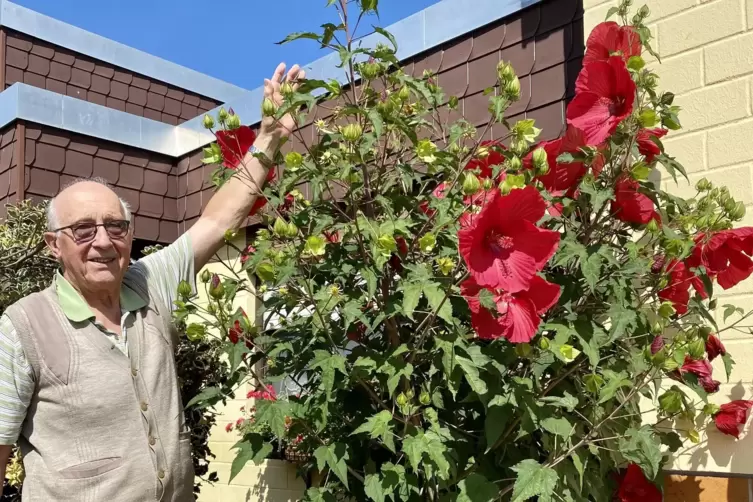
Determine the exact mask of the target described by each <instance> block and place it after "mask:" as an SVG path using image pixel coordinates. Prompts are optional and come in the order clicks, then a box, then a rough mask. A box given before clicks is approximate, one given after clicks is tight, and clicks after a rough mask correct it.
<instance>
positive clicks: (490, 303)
mask: <svg viewBox="0 0 753 502" xmlns="http://www.w3.org/2000/svg"><path fill="white" fill-rule="evenodd" d="M478 301H479V303H481V306H482V307H484V308H485V309H489V310H496V308H497V303H496V302H495V301H494V295H493V294H492V292H491V291H489V290H488V289H486V288H483V289H482V290H481V291H479V292H478Z"/></svg>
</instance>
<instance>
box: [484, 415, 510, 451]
mask: <svg viewBox="0 0 753 502" xmlns="http://www.w3.org/2000/svg"><path fill="white" fill-rule="evenodd" d="M511 416H512V411H511V409H510V407H509V406H490V407H489V410H488V411H487V413H486V420H485V421H484V432H485V435H486V447H487V449H488V448H491V446H492V445H493V444H494V443H496V442H497V439H499V437H500V436H501V435H502V433H503V432H504V431H505V428H506V427H507V423H508V422H509V421H510V418H511Z"/></svg>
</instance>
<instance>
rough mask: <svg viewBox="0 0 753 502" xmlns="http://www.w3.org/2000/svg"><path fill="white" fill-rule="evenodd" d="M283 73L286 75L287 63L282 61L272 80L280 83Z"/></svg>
mask: <svg viewBox="0 0 753 502" xmlns="http://www.w3.org/2000/svg"><path fill="white" fill-rule="evenodd" d="M283 75H285V63H280V64H278V65H277V68H276V69H275V73H274V75H272V82H275V83H278V84H279V83H280V82H282V76H283Z"/></svg>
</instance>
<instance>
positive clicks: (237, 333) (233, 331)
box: [227, 309, 251, 348]
mask: <svg viewBox="0 0 753 502" xmlns="http://www.w3.org/2000/svg"><path fill="white" fill-rule="evenodd" d="M241 315H242V316H243V319H244V321H246V324H248V316H247V315H246V312H245V311H244V310H243V309H241ZM243 331H244V329H243V326H242V325H241V321H240V319H239V320H236V321H235V322H234V323H233V327H232V328H230V329H229V330H228V332H227V337H228V340H230V341H231V342H232V343H233V344H236V343H238V342H239V341H240V339H241V338H243ZM246 346H247V347H248V348H251V344H250V343H249V342H246Z"/></svg>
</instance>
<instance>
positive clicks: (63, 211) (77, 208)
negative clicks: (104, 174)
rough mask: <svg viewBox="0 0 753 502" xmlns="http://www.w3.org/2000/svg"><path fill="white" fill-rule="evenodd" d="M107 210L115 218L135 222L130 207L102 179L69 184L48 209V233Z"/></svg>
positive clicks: (82, 180) (80, 180)
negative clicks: (93, 213) (93, 211)
mask: <svg viewBox="0 0 753 502" xmlns="http://www.w3.org/2000/svg"><path fill="white" fill-rule="evenodd" d="M102 209H106V210H108V211H109V212H113V211H114V212H115V213H119V214H112V215H111V216H114V217H115V216H117V217H119V218H123V219H126V220H129V221H130V220H131V209H130V207H129V206H128V203H127V202H126V201H124V200H123V199H121V198H120V197H118V194H116V193H115V192H114V191H113V189H112V188H110V185H109V183H107V181H105V180H103V179H101V178H79V179H76V180H74V181H72V182H71V183H68V184H67V185H65V186H64V187H63V189H62V190H61V191H60V193H58V195H57V196H55V197H53V199H52V200H50V203H49V205H48V206H47V230H48V231H54V230H55V229H57V228H60V227H64V226H67V225H70V224H72V223H74V222H76V221H78V220H79V219H81V218H82V217H83V218H86V217H90V216H92V215H91V214H83V213H86V212H87V211H88V212H91V211H92V210H95V211H100V210H102Z"/></svg>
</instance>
